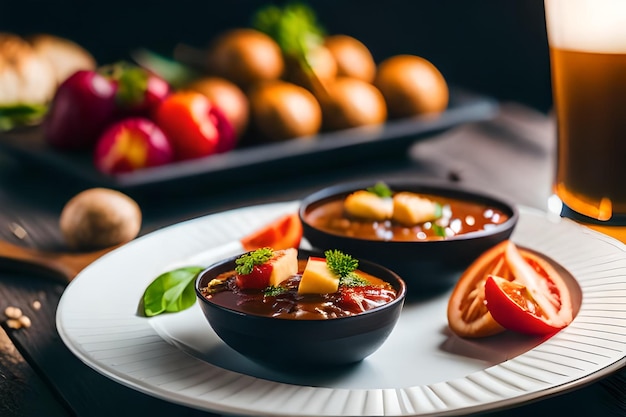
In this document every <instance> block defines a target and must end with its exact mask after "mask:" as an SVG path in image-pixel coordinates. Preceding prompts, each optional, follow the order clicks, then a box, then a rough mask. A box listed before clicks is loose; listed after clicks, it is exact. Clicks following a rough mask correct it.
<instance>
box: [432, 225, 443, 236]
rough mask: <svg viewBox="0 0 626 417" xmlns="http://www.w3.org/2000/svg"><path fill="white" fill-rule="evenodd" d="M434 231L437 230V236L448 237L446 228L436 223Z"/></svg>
mask: <svg viewBox="0 0 626 417" xmlns="http://www.w3.org/2000/svg"><path fill="white" fill-rule="evenodd" d="M433 232H435V236H439V237H446V228H445V227H443V226H440V225H438V224H436V223H435V224H433Z"/></svg>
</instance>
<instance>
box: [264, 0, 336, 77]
mask: <svg viewBox="0 0 626 417" xmlns="http://www.w3.org/2000/svg"><path fill="white" fill-rule="evenodd" d="M252 27H254V28H255V29H257V30H259V31H261V32H264V33H265V34H267V35H269V36H270V37H271V38H273V39H274V40H275V41H276V42H277V43H278V45H279V46H280V48H281V50H282V51H283V53H284V54H285V55H288V56H291V57H292V58H295V59H296V60H297V61H298V62H299V63H300V64H301V65H303V66H304V67H305V68H308V69H311V68H312V65H311V63H310V62H309V52H310V51H311V50H312V49H314V48H316V47H318V46H320V45H322V43H323V42H324V36H325V31H324V29H323V28H322V27H321V26H320V24H319V23H318V22H317V18H316V15H315V13H314V12H313V10H312V9H311V8H310V7H308V6H307V5H305V4H302V3H292V4H287V5H285V6H283V7H282V8H281V7H279V6H276V5H270V6H265V7H263V8H261V9H259V10H258V11H257V12H256V13H255V14H254V16H253V18H252Z"/></svg>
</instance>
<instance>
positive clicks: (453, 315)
mask: <svg viewBox="0 0 626 417" xmlns="http://www.w3.org/2000/svg"><path fill="white" fill-rule="evenodd" d="M504 247H505V243H499V244H498V245H496V246H494V247H492V248H491V249H488V250H487V251H486V252H484V253H483V254H482V255H481V256H479V257H478V258H477V259H476V260H475V261H474V262H473V263H472V264H471V265H470V266H469V267H468V268H467V269H466V270H465V271H464V272H463V274H462V275H461V277H460V278H459V280H458V281H457V284H456V286H455V287H454V289H453V290H452V294H451V295H450V298H449V300H448V326H449V327H450V329H451V330H452V331H453V332H454V333H455V334H457V335H458V336H461V337H466V338H477V337H486V336H491V335H494V334H498V333H501V332H503V331H504V330H505V329H504V327H502V326H501V325H500V324H499V323H498V322H497V321H496V320H495V319H494V318H493V317H492V316H491V313H490V312H489V310H487V306H486V305H485V282H486V280H487V277H488V276H489V275H491V274H498V275H505V274H506V269H507V268H506V265H505V263H504Z"/></svg>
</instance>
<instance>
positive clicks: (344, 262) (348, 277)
mask: <svg viewBox="0 0 626 417" xmlns="http://www.w3.org/2000/svg"><path fill="white" fill-rule="evenodd" d="M324 256H326V265H327V266H328V269H330V270H331V271H332V272H333V273H334V274H336V275H339V285H343V286H347V287H359V286H362V285H366V284H367V280H366V279H364V278H361V277H360V276H359V275H358V274H357V273H355V272H354V271H356V269H357V268H358V267H359V261H358V260H357V259H354V258H353V257H352V256H350V255H347V254H345V253H343V252H341V251H339V250H337V249H334V250H327V251H326V252H324Z"/></svg>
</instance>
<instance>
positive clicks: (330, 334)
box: [196, 249, 406, 370]
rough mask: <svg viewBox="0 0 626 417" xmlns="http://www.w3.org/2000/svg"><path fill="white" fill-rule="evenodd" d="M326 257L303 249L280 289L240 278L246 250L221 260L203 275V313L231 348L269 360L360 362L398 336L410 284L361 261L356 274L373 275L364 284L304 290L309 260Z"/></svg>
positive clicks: (292, 365) (299, 364) (199, 290)
mask: <svg viewBox="0 0 626 417" xmlns="http://www.w3.org/2000/svg"><path fill="white" fill-rule="evenodd" d="M249 253H252V252H249ZM325 255H326V251H325V252H314V251H309V250H304V249H299V250H297V254H296V255H295V256H296V257H297V261H296V262H297V263H296V264H295V265H294V268H295V269H294V271H295V273H294V274H289V278H288V279H286V280H284V281H281V283H280V284H279V285H278V287H276V286H271V287H265V284H262V285H261V287H263V288H258V289H252V288H244V286H243V285H242V283H241V281H238V280H239V279H240V275H239V274H238V272H237V270H236V266H237V259H238V258H240V257H241V255H238V256H235V257H232V258H229V259H224V260H222V261H220V262H217V263H215V264H213V265H211V266H209V267H208V268H207V269H206V270H204V271H203V272H201V273H200V274H199V275H198V278H197V280H196V295H197V298H198V300H199V303H200V307H201V309H202V312H203V313H204V315H205V317H206V319H207V321H208V322H209V324H210V325H211V327H212V328H213V330H214V331H215V333H216V334H217V335H218V336H219V337H220V338H221V339H222V340H223V341H224V342H225V343H226V344H227V345H228V346H230V347H231V348H233V349H234V350H236V351H237V352H239V353H241V354H242V355H245V356H246V357H248V358H250V359H252V360H254V361H256V362H259V363H260V364H263V365H265V366H269V367H272V368H279V369H285V370H299V369H309V370H310V369H320V368H328V367H336V366H345V365H350V364H354V363H357V362H360V361H362V360H363V359H365V358H366V357H368V356H369V355H371V354H372V353H374V352H375V351H376V350H377V349H378V348H379V347H380V346H381V345H382V344H383V343H384V342H385V340H386V339H387V338H388V336H389V335H390V334H391V332H392V330H393V328H394V327H395V325H396V323H397V321H398V319H399V317H400V312H401V311H402V306H403V304H404V298H405V295H406V285H405V283H404V281H403V280H402V278H400V277H399V276H398V275H397V274H396V273H394V272H393V271H390V270H389V269H388V268H385V267H383V266H381V265H378V264H375V263H372V262H368V261H363V260H359V259H357V261H358V266H357V269H356V271H355V272H356V273H358V275H359V276H360V277H363V278H364V279H365V280H366V282H365V283H364V286H343V285H339V286H338V288H337V289H336V290H335V291H330V292H326V291H311V287H310V285H311V284H309V287H308V288H309V290H308V291H305V292H304V293H301V292H300V291H299V288H300V287H301V285H302V283H303V282H304V278H303V275H304V274H303V271H304V269H305V268H306V267H307V263H308V262H309V261H310V259H311V258H313V259H316V260H317V261H318V262H319V260H320V259H322V258H324V259H326V258H325ZM355 259H356V258H355ZM320 282H322V283H324V282H325V281H324V280H321V281H320ZM276 288H280V289H282V291H278V292H275V291H274V289H276ZM270 289H271V290H270ZM268 290H270V291H269V292H268Z"/></svg>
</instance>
